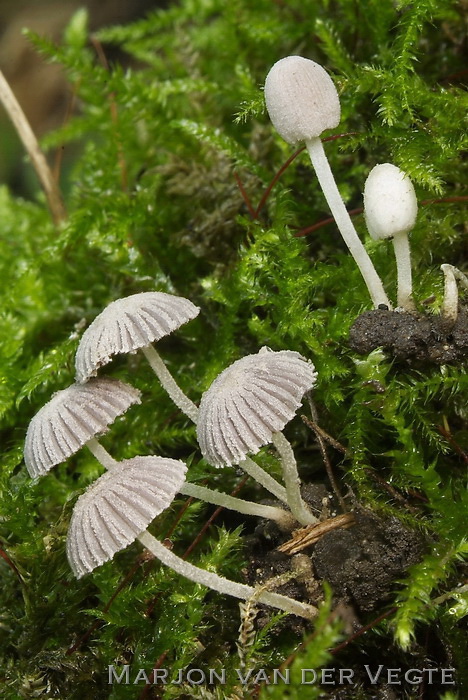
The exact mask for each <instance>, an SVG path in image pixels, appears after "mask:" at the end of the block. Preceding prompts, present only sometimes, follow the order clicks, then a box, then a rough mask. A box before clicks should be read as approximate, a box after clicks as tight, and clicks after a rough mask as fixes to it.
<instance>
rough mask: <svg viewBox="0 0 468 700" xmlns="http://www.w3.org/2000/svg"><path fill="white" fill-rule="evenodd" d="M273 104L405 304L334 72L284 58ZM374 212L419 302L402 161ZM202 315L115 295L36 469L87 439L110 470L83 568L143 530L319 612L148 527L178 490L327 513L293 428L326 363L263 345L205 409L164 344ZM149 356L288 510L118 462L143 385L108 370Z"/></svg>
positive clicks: (412, 202)
mask: <svg viewBox="0 0 468 700" xmlns="http://www.w3.org/2000/svg"><path fill="white" fill-rule="evenodd" d="M265 100H266V104H267V109H268V112H269V114H270V117H271V120H272V122H273V125H274V126H275V128H276V129H277V131H278V133H279V134H280V135H281V136H282V137H283V138H284V139H285V140H286V141H287V142H288V143H290V144H296V143H298V142H303V141H304V142H305V144H306V147H307V150H308V152H309V154H310V157H311V160H312V164H313V166H314V168H315V171H316V173H317V177H318V180H319V183H320V185H321V187H322V189H323V192H324V195H325V197H326V200H327V202H328V204H329V206H330V209H331V211H332V213H333V216H334V218H335V220H336V223H337V226H338V228H339V230H340V232H341V234H342V236H343V238H344V240H345V242H346V244H347V246H348V248H349V250H350V252H351V254H352V255H353V257H354V259H355V260H356V263H357V265H358V266H359V269H360V271H361V273H362V276H363V278H364V280H365V283H366V285H367V287H368V290H369V293H370V296H371V299H372V301H373V304H374V306H375V308H385V309H387V310H391V308H392V307H391V304H390V301H389V299H388V297H387V295H386V293H385V290H384V288H383V284H382V281H381V279H380V277H379V276H378V274H377V272H376V270H375V268H374V265H373V263H372V261H371V259H370V257H369V255H368V254H367V252H366V250H365V248H364V246H363V244H362V242H361V240H360V239H359V237H358V235H357V233H356V230H355V228H354V225H353V223H352V221H351V219H350V216H349V214H348V212H347V210H346V208H345V205H344V203H343V200H342V198H341V196H340V194H339V191H338V188H337V186H336V183H335V180H334V178H333V174H332V172H331V169H330V166H329V164H328V161H327V158H326V155H325V152H324V149H323V145H322V141H321V139H320V134H321V133H322V132H323V131H324V130H325V129H328V128H334V127H336V126H337V125H338V123H339V119H340V103H339V99H338V93H337V91H336V88H335V86H334V84H333V82H332V80H331V78H330V77H329V76H328V74H327V73H326V72H325V70H324V69H323V68H322V67H321V66H320V65H318V64H317V63H314V62H313V61H310V60H308V59H305V58H302V57H300V56H289V57H287V58H283V59H281V60H280V61H278V62H277V63H275V65H274V66H273V67H272V69H271V70H270V72H269V73H268V76H267V78H266V82H265ZM364 210H365V218H366V222H367V227H368V229H369V233H370V234H371V236H372V237H373V238H376V239H379V238H389V237H390V238H392V239H393V244H394V249H395V256H396V261H397V270H398V272H397V276H398V280H397V281H398V290H397V304H398V307H397V310H400V311H407V312H409V313H412V312H414V311H415V305H414V301H413V299H412V283H411V262H410V249H409V244H408V233H409V231H410V230H411V228H412V227H413V226H414V223H415V220H416V214H417V202H416V196H415V192H414V188H413V185H412V184H411V182H410V180H409V178H408V177H407V176H406V175H405V174H404V173H403V172H402V171H401V170H399V169H398V168H397V167H396V166H394V165H392V164H390V163H384V164H381V165H377V166H376V167H375V168H374V169H373V170H372V171H371V173H370V175H369V177H368V179H367V181H366V184H365V188H364ZM442 269H443V271H444V274H445V298H444V303H443V309H442V316H443V317H444V319H445V321H446V323H447V324H448V325H450V324H452V325H453V324H454V323H455V321H456V319H457V310H458V290H457V279H458V280H460V281H462V282H463V283H466V282H467V280H466V277H464V275H462V273H460V272H459V271H458V270H456V268H453V267H452V266H451V265H443V266H442ZM198 313H199V308H198V307H196V306H195V305H194V304H193V303H192V302H191V301H189V300H188V299H184V298H181V297H177V296H174V295H172V294H166V293H163V292H145V293H141V294H134V295H132V296H129V297H126V298H124V299H119V300H117V301H114V302H112V303H111V304H110V305H109V306H108V307H107V308H106V309H105V310H104V311H103V312H102V313H101V314H100V315H99V316H98V317H97V318H96V319H95V320H94V321H93V322H92V323H91V325H90V326H89V328H88V329H87V330H86V331H85V333H84V334H83V337H82V339H81V342H80V344H79V347H78V350H77V353H76V383H75V384H73V385H72V386H70V387H69V388H67V389H65V390H63V391H59V392H57V393H56V394H55V395H54V396H53V397H52V399H51V400H50V401H49V402H48V403H47V404H46V405H45V406H44V407H43V408H42V409H41V410H40V411H39V412H38V413H37V414H36V416H35V417H34V418H33V419H32V421H31V423H30V426H29V428H28V432H27V436H26V442H25V450H24V458H25V463H26V466H27V469H28V471H29V474H30V476H31V477H32V478H36V477H39V476H41V475H44V474H46V473H47V472H48V471H49V470H50V469H51V468H52V467H54V466H55V465H57V464H60V463H61V462H63V461H65V460H66V459H68V458H69V457H70V456H72V455H73V454H75V453H76V452H77V451H78V450H80V449H81V448H82V447H83V446H86V447H87V448H88V449H89V450H90V451H91V452H92V454H93V455H94V456H95V457H96V459H97V460H98V461H99V462H100V463H101V464H102V466H103V467H104V468H105V469H106V470H108V471H107V472H106V473H105V474H103V475H102V476H101V477H100V478H98V479H97V480H96V481H95V482H94V483H93V484H92V485H91V486H90V487H89V488H88V490H87V491H86V492H85V493H84V494H83V495H81V496H80V497H79V498H78V500H77V502H76V505H75V508H74V510H73V514H72V518H71V523H70V529H69V533H68V538H67V556H68V559H69V562H70V565H71V568H72V570H73V572H74V574H75V575H76V576H77V577H78V578H80V577H81V576H83V575H85V574H87V573H89V572H91V571H92V570H93V569H95V568H96V567H98V566H100V565H101V564H103V563H104V562H106V561H108V560H110V559H111V558H112V557H113V556H114V554H115V553H116V552H118V551H120V550H122V549H124V548H125V547H127V546H128V545H129V544H131V543H132V542H133V541H135V540H136V539H138V540H139V541H140V542H141V543H142V544H143V545H144V546H145V547H146V548H147V549H148V550H150V551H151V552H152V553H153V554H154V556H155V557H157V558H158V559H160V560H161V562H163V563H164V564H166V565H167V566H169V567H171V568H172V569H174V570H175V571H176V572H178V573H179V574H181V575H183V576H186V577H187V578H189V579H190V580H192V581H195V582H198V583H200V584H203V585H205V586H208V587H210V588H212V589H214V590H216V591H219V592H221V593H225V594H229V595H232V596H234V597H237V598H240V599H249V598H251V597H253V596H255V598H256V600H258V601H259V602H262V603H265V604H268V605H270V606H272V607H275V608H278V609H280V610H284V611H286V612H289V613H293V614H296V615H300V616H302V617H306V618H312V617H314V616H315V614H316V612H317V611H316V608H315V607H313V606H312V605H308V604H305V603H302V602H299V601H296V600H293V599H291V598H289V597H287V596H284V595H279V594H277V593H273V592H270V591H267V590H261V591H258V590H256V589H254V588H252V587H250V586H247V585H244V584H240V583H236V582H234V581H230V580H228V579H226V578H223V577H221V576H218V575H217V574H214V573H212V572H208V571H205V570H202V569H200V568H198V567H196V566H193V565H192V564H189V563H188V562H186V561H184V560H182V559H181V558H179V557H177V556H176V555H175V554H174V553H172V552H171V551H169V550H168V549H167V548H166V547H165V546H164V545H163V544H161V543H160V542H159V541H158V540H157V539H156V538H155V537H154V536H153V535H151V534H150V533H149V532H148V531H147V530H146V528H147V527H148V525H149V524H150V523H151V522H152V521H153V520H154V518H155V517H156V516H158V515H159V514H160V513H161V512H162V511H163V510H165V509H166V508H168V507H169V506H170V505H171V503H172V501H173V500H174V498H175V496H176V495H177V494H178V493H181V494H185V495H188V496H191V497H194V498H199V499H202V500H204V501H207V502H209V503H212V504H215V505H218V506H223V507H225V508H231V509H234V510H237V511H238V512H240V513H244V514H249V515H254V516H258V517H262V518H270V519H272V520H274V521H276V522H277V523H278V525H279V526H280V527H282V528H284V529H289V530H290V529H292V528H293V527H294V525H297V524H300V525H310V524H313V523H315V522H316V521H317V518H316V517H315V516H314V515H313V514H312V513H311V511H310V509H309V508H308V506H307V505H306V504H305V503H304V501H303V499H302V497H301V492H300V481H299V477H298V472H297V465H296V460H295V457H294V453H293V450H292V448H291V445H290V444H289V443H288V441H287V440H286V438H285V437H284V435H283V433H282V432H281V431H282V429H283V428H284V426H285V425H286V424H287V423H288V422H289V421H290V420H291V419H292V418H293V417H294V415H295V412H296V410H297V408H298V407H299V406H300V404H301V401H302V398H303V396H304V394H305V393H306V392H307V391H309V390H310V389H311V388H312V387H313V386H314V384H315V381H316V372H315V370H314V367H313V365H312V364H311V363H310V361H308V360H306V359H305V358H303V357H302V356H301V355H300V354H299V353H297V352H293V351H289V350H282V351H278V352H273V351H271V350H269V349H268V348H262V349H261V350H260V351H259V352H258V353H256V354H254V355H249V356H247V357H244V358H242V359H240V360H238V361H236V362H234V363H233V364H232V365H231V366H230V367H228V368H227V369H225V370H224V371H223V372H222V373H221V374H220V375H219V376H218V377H217V378H216V379H215V381H214V382H213V384H212V385H211V386H210V388H209V389H208V390H207V391H206V392H205V393H204V394H203V396H202V398H201V402H200V406H199V407H197V406H196V405H195V403H194V402H193V401H192V400H191V399H190V398H189V397H188V396H186V394H185V393H184V392H183V391H182V390H181V389H180V387H179V386H178V384H177V383H176V381H175V379H174V378H173V377H172V375H171V374H170V372H169V370H168V369H167V367H166V365H165V364H164V362H163V360H162V359H161V357H160V355H159V354H158V352H157V351H156V349H155V347H154V345H153V343H154V342H155V341H158V340H160V339H161V338H163V337H164V336H166V335H168V334H170V333H172V332H173V331H175V330H176V329H178V328H179V327H180V326H182V325H183V324H185V323H187V322H188V321H190V320H192V319H194V318H195V317H196V316H197V315H198ZM139 350H140V351H141V352H142V353H143V354H144V355H145V357H146V359H147V360H148V362H149V364H150V365H151V367H152V369H153V370H154V372H155V374H156V376H157V377H158V379H159V381H160V382H161V384H162V386H163V387H164V389H165V390H166V391H167V393H168V394H169V396H170V398H171V399H172V400H173V401H174V403H175V404H176V406H177V407H178V408H179V409H180V410H181V411H182V412H183V413H184V414H185V415H186V416H188V418H189V419H190V420H192V421H193V422H194V423H195V424H196V426H197V437H198V442H199V445H200V449H201V452H202V454H203V456H204V458H205V459H206V461H207V462H208V463H209V464H211V465H214V466H226V465H239V466H240V467H241V468H242V469H244V470H245V471H246V472H247V473H248V474H250V475H251V476H252V477H253V478H254V479H255V480H256V481H257V482H258V483H259V484H261V485H262V486H263V487H264V488H266V489H267V490H268V491H269V492H270V493H271V494H273V495H274V496H275V498H276V499H277V500H278V501H280V502H281V503H283V504H284V505H285V507H284V508H283V507H273V506H266V505H261V504H257V503H253V502H250V501H245V500H242V499H239V498H234V497H232V496H228V495H227V494H224V493H221V492H218V491H213V490H211V489H208V488H206V487H202V486H199V485H196V484H192V483H189V482H187V481H186V473H187V467H186V465H185V464H184V463H183V462H182V461H179V460H174V459H169V458H166V457H158V456H136V457H133V458H132V459H126V460H123V461H120V462H119V461H116V460H115V459H114V458H113V457H112V456H111V455H110V454H109V453H108V452H107V451H106V450H105V449H104V447H103V446H102V445H101V444H100V443H99V442H98V440H97V436H98V435H101V434H103V433H105V432H107V430H108V429H109V427H110V425H111V424H112V423H113V421H114V420H115V419H116V418H117V417H118V416H121V415H123V414H124V413H125V412H126V411H127V410H128V409H129V408H130V407H131V406H132V405H134V404H138V403H140V402H141V396H140V392H139V391H138V390H136V389H135V388H133V387H132V386H130V385H128V384H125V383H123V382H121V381H118V380H116V379H113V378H110V377H105V376H104V377H103V376H99V377H98V376H97V374H98V371H99V369H100V368H101V367H103V366H105V365H106V364H107V363H109V362H110V361H111V360H112V358H113V357H114V356H115V355H117V354H120V353H135V352H137V351H139ZM270 443H272V444H273V445H274V447H275V448H276V450H277V452H278V454H279V457H280V459H281V463H282V468H283V480H284V485H283V484H280V483H279V482H278V481H277V480H276V479H274V478H273V477H272V476H271V475H270V474H268V473H267V472H266V471H265V470H263V469H262V468H261V467H260V466H259V465H258V464H257V463H256V462H255V461H253V460H252V459H251V457H250V456H249V455H250V454H256V453H257V452H258V451H259V450H260V449H261V447H263V446H264V445H267V444H270Z"/></svg>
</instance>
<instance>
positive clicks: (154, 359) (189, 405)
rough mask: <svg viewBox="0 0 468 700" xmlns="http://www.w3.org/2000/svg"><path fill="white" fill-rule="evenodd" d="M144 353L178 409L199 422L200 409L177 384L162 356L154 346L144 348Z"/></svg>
mask: <svg viewBox="0 0 468 700" xmlns="http://www.w3.org/2000/svg"><path fill="white" fill-rule="evenodd" d="M142 352H143V354H144V356H145V357H146V359H147V360H148V362H149V363H150V365H151V369H152V370H153V372H154V373H155V375H156V376H157V378H158V379H159V381H160V382H161V384H162V386H163V387H164V389H165V390H166V391H167V393H168V394H169V396H170V397H171V399H172V400H173V402H174V403H175V405H176V406H177V408H180V410H181V411H182V413H185V415H186V416H188V417H189V418H190V420H192V421H193V422H194V423H196V422H197V418H198V408H197V406H195V404H194V403H193V401H191V400H190V399H189V397H188V396H187V395H186V394H184V392H183V391H182V389H181V388H180V386H179V385H178V384H177V382H176V381H175V379H174V377H173V376H172V374H171V373H170V372H169V370H168V369H167V367H166V365H165V364H164V362H163V360H162V358H161V356H160V355H159V353H158V352H157V350H156V349H155V347H154V346H153V345H147V346H146V347H144V348H142Z"/></svg>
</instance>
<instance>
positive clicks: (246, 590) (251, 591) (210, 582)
mask: <svg viewBox="0 0 468 700" xmlns="http://www.w3.org/2000/svg"><path fill="white" fill-rule="evenodd" d="M138 540H139V541H140V542H141V544H142V545H143V546H144V547H146V548H147V549H148V550H149V551H150V552H151V553H152V554H154V556H155V557H156V558H157V559H159V560H160V561H161V562H162V563H163V564H165V565H166V566H169V567H170V568H171V569H173V570H174V571H175V572H176V573H178V574H180V575H181V576H185V578H188V579H189V580H190V581H193V582H194V583H199V584H201V585H202V586H207V587H208V588H211V589H213V590H215V591H218V593H222V594H223V595H231V596H233V597H234V598H240V599H241V600H248V599H249V598H255V599H256V600H257V601H258V602H260V603H265V604H266V605H270V606H271V607H273V608H278V609H279V610H284V611H285V612H287V613H291V614H292V615H298V616H299V617H305V618H306V619H309V620H310V619H312V618H314V617H315V616H316V615H317V612H318V611H317V608H315V607H314V606H313V605H307V604H306V603H300V602H299V601H297V600H293V599H292V598H288V597H287V596H284V595H280V594H279V593H270V592H267V591H262V592H261V593H259V592H258V591H257V590H256V589H255V588H252V587H251V586H247V585H245V584H243V583H236V582H235V581H230V580H228V579H226V578H224V577H223V576H218V574H215V573H213V572H211V571H206V570H205V569H200V568H199V567H198V566H194V565H193V564H190V563H189V562H187V561H184V560H183V559H181V558H180V557H178V556H177V555H176V554H173V553H172V552H171V551H169V550H168V549H167V548H166V547H165V546H164V545H163V544H161V542H159V540H157V539H156V538H155V537H153V535H151V534H150V533H149V532H143V533H141V535H139V536H138Z"/></svg>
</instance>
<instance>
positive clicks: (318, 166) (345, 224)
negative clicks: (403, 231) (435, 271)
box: [306, 136, 392, 309]
mask: <svg viewBox="0 0 468 700" xmlns="http://www.w3.org/2000/svg"><path fill="white" fill-rule="evenodd" d="M306 147H307V151H308V152H309V156H310V159H311V161H312V165H313V166H314V169H315V172H316V175H317V179H318V181H319V184H320V187H321V188H322V190H323V194H324V195H325V199H326V200H327V202H328V206H329V207H330V210H331V213H332V214H333V217H334V219H335V221H336V225H337V226H338V229H339V231H340V233H341V235H342V236H343V240H344V242H345V243H346V245H347V246H348V248H349V251H350V253H351V255H352V256H353V258H354V259H355V261H356V264H357V266H358V268H359V270H360V271H361V274H362V276H363V278H364V282H365V283H366V285H367V289H368V290H369V294H370V296H371V299H372V302H373V304H374V306H375V307H376V308H377V307H378V306H379V305H380V304H385V306H387V307H388V308H389V309H391V308H392V307H391V304H390V301H389V299H388V297H387V295H386V294H385V290H384V288H383V284H382V280H381V279H380V277H379V276H378V274H377V272H376V269H375V267H374V265H373V263H372V260H371V259H370V257H369V255H368V253H367V251H366V249H365V248H364V245H363V244H362V242H361V239H360V238H359V236H358V235H357V233H356V229H355V228H354V224H353V222H352V221H351V218H350V216H349V214H348V212H347V210H346V207H345V205H344V202H343V200H342V198H341V195H340V193H339V190H338V187H337V186H336V182H335V178H334V177H333V173H332V171H331V168H330V164H329V162H328V159H327V156H326V154H325V151H324V148H323V144H322V141H321V140H320V138H319V137H318V136H317V137H315V138H312V139H309V140H307V141H306Z"/></svg>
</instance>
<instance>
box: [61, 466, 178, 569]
mask: <svg viewBox="0 0 468 700" xmlns="http://www.w3.org/2000/svg"><path fill="white" fill-rule="evenodd" d="M186 471H187V467H186V465H185V464H184V463H183V462H180V461H178V460H175V459H165V458H163V457H133V459H126V460H124V461H122V462H119V463H118V464H117V465H116V466H115V467H114V468H113V469H112V470H111V471H109V472H106V473H105V474H103V475H102V476H101V477H99V479H97V480H96V481H95V482H94V483H93V484H92V485H91V486H90V487H89V488H88V490H87V491H85V493H84V494H83V495H82V496H80V498H79V499H78V500H77V502H76V504H75V508H74V509H73V514H72V517H71V521H70V528H69V531H68V537H67V556H68V561H69V562H70V566H71V568H72V570H73V573H74V574H75V576H76V577H77V578H81V576H84V574H87V573H89V572H90V571H92V570H93V569H95V568H96V567H97V566H101V564H104V562H106V561H109V559H112V557H113V556H114V554H116V552H119V551H120V550H121V549H125V547H127V546H128V545H129V544H131V543H132V542H133V541H134V540H136V538H137V537H138V535H139V534H140V533H141V532H143V531H144V530H146V528H147V527H148V525H149V524H150V523H151V521H152V520H154V518H155V517H156V516H157V515H159V514H160V513H162V511H163V510H165V509H166V508H168V507H169V506H170V505H171V503H172V501H173V500H174V498H175V496H176V494H177V493H178V491H179V490H180V488H181V486H182V484H183V483H184V481H185V473H186Z"/></svg>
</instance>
